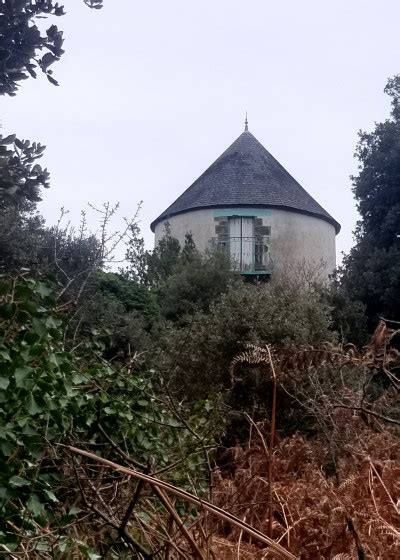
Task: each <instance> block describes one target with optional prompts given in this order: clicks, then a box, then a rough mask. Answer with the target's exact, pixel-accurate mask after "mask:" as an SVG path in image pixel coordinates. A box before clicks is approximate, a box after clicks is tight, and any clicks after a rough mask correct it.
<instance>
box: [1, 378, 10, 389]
mask: <svg viewBox="0 0 400 560" xmlns="http://www.w3.org/2000/svg"><path fill="white" fill-rule="evenodd" d="M9 384H10V380H9V379H8V378H7V377H0V389H7V387H8V386H9Z"/></svg>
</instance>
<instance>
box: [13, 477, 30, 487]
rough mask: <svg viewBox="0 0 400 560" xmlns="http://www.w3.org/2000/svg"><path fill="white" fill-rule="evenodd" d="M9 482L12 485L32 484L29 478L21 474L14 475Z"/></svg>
mask: <svg viewBox="0 0 400 560" xmlns="http://www.w3.org/2000/svg"><path fill="white" fill-rule="evenodd" d="M8 482H9V484H10V486H16V487H20V486H29V484H30V482H29V480H26V478H22V477H21V476H12V477H11V478H10V480H9V481H8Z"/></svg>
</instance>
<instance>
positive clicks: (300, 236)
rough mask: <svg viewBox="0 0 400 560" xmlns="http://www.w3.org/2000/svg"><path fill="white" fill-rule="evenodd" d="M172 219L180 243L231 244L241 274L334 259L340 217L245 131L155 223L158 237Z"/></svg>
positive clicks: (227, 247)
mask: <svg viewBox="0 0 400 560" xmlns="http://www.w3.org/2000/svg"><path fill="white" fill-rule="evenodd" d="M167 223H169V227H170V232H171V235H172V236H173V237H175V238H177V239H178V240H179V242H180V243H181V244H182V245H183V243H184V240H185V235H186V234H187V233H191V234H192V236H193V240H194V242H195V244H196V247H197V248H198V249H199V250H200V251H205V250H206V249H208V248H210V247H214V248H216V249H218V250H221V251H224V252H226V253H227V254H228V255H229V256H230V258H231V261H232V266H233V268H235V269H237V270H239V271H240V272H241V273H242V274H246V275H247V274H249V275H268V276H269V275H272V276H273V277H275V276H279V274H280V273H281V272H282V271H283V270H284V269H285V268H290V269H291V270H294V271H295V270H296V267H300V266H302V267H304V266H306V267H307V268H308V269H311V268H313V267H316V268H318V270H319V271H320V273H322V275H323V276H324V277H327V276H328V275H329V274H330V273H332V272H333V270H334V268H335V265H336V251H335V236H336V234H337V233H338V232H339V231H340V225H339V224H338V222H336V220H334V219H333V218H332V216H330V215H329V214H328V212H326V211H325V210H324V209H323V208H322V207H321V206H320V205H319V204H318V203H317V202H316V201H315V200H314V199H313V198H312V197H311V196H310V195H309V194H308V193H307V192H306V191H305V190H304V189H303V187H302V186H301V185H300V184H299V183H298V182H297V181H296V180H295V179H294V178H293V177H292V176H291V175H290V174H289V173H288V172H287V171H286V170H285V169H284V167H283V166H282V165H281V164H280V163H279V162H278V161H277V160H276V159H275V158H274V157H273V156H272V155H271V154H270V153H269V152H268V151H267V150H266V149H265V148H264V147H263V146H262V144H260V142H259V141H258V140H257V139H256V138H255V137H254V136H253V135H252V134H251V133H250V132H249V131H248V127H247V123H246V128H245V131H244V132H243V133H242V134H241V135H240V136H239V137H238V138H237V139H236V140H235V142H234V143H233V144H232V145H231V146H230V147H229V148H228V149H227V150H226V151H225V152H224V153H223V154H222V155H221V156H220V157H219V158H218V159H217V160H216V161H215V162H214V163H213V164H212V165H211V166H210V167H209V168H208V169H207V170H206V171H205V172H204V173H203V174H202V175H201V176H200V177H199V178H198V179H197V180H196V181H195V182H194V183H193V184H192V185H191V186H190V187H189V188H188V189H187V190H186V191H185V192H184V193H183V194H182V195H181V196H180V197H179V198H178V199H177V200H176V201H175V202H174V203H173V204H171V206H169V208H167V210H165V211H164V212H163V213H162V214H161V215H160V216H159V217H158V218H157V219H156V220H155V221H154V222H153V223H152V224H151V229H152V231H153V232H154V233H155V242H156V244H157V243H158V242H159V240H160V239H161V238H162V237H163V235H164V233H165V227H166V224H167Z"/></svg>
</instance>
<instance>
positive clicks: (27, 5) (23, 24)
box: [0, 0, 103, 95]
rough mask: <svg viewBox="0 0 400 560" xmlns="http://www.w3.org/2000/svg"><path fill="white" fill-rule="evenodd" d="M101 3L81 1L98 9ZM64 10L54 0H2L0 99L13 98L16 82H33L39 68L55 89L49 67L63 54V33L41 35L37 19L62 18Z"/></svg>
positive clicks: (52, 29)
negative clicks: (29, 80) (30, 80)
mask: <svg viewBox="0 0 400 560" xmlns="http://www.w3.org/2000/svg"><path fill="white" fill-rule="evenodd" d="M102 1H103V0H84V2H85V4H86V5H87V6H89V7H90V8H95V9H99V8H101V7H102ZM64 13H65V12H64V6H62V5H60V4H59V3H58V2H54V1H53V0H33V1H32V0H4V2H2V3H1V5H0V16H1V17H0V37H1V40H0V95H16V92H17V91H18V87H19V82H21V80H26V79H27V78H28V77H29V75H30V76H32V78H36V75H37V74H36V71H37V69H38V68H39V69H40V70H41V71H42V72H43V73H44V74H45V75H46V76H47V78H48V80H49V81H50V82H51V83H52V84H54V85H58V83H57V81H56V80H55V79H54V78H53V76H52V74H53V71H52V70H50V69H49V68H50V66H51V65H52V64H53V63H54V62H56V61H58V60H60V58H61V56H62V55H63V54H64V51H63V49H62V45H63V42H64V39H63V32H62V31H60V30H59V29H58V27H57V26H56V25H54V24H53V25H51V26H50V27H48V28H47V29H46V32H45V34H42V31H41V29H40V28H39V26H38V21H37V20H38V19H40V18H45V17H48V16H63V15H64Z"/></svg>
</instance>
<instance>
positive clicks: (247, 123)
mask: <svg viewBox="0 0 400 560" xmlns="http://www.w3.org/2000/svg"><path fill="white" fill-rule="evenodd" d="M244 129H245V130H249V121H248V120H247V111H246V120H245V121H244Z"/></svg>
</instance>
